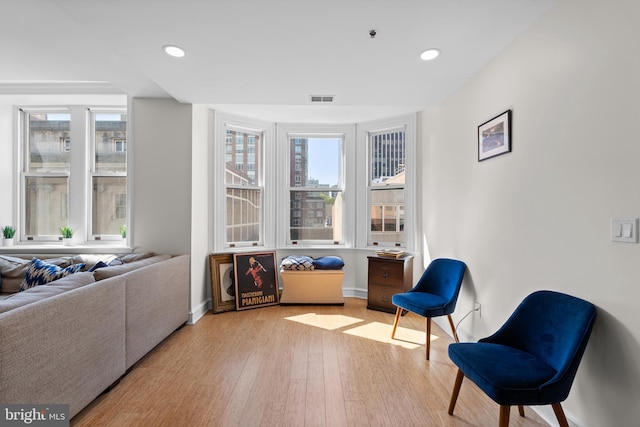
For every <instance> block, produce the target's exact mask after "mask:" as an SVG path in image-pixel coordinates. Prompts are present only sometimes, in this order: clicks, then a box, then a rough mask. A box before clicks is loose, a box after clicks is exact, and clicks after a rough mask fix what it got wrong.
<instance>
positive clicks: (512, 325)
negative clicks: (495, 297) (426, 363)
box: [449, 291, 597, 427]
mask: <svg viewBox="0 0 640 427" xmlns="http://www.w3.org/2000/svg"><path fill="white" fill-rule="evenodd" d="M596 312H597V310H596V307H595V306H594V305H593V304H591V303H590V302H587V301H584V300H582V299H580V298H576V297H573V296H570V295H566V294H563V293H559V292H554V291H537V292H534V293H532V294H530V295H529V296H527V297H526V298H525V299H524V300H523V301H522V302H521V303H520V305H519V306H518V307H517V308H516V310H515V311H514V312H513V314H512V315H511V316H510V317H509V319H508V320H507V321H506V323H505V324H504V325H503V326H502V327H501V328H500V329H499V330H498V331H497V332H496V333H494V334H493V335H491V336H490V337H487V338H483V339H481V340H480V341H478V342H477V343H453V344H450V345H449V358H450V359H451V361H453V363H455V364H456V365H457V366H458V374H457V376H456V380H455V384H454V387H453V392H452V394H451V401H450V404H449V414H450V415H453V410H454V408H455V405H456V400H457V399H458V394H459V392H460V386H461V385H462V380H463V379H464V377H467V378H469V379H470V380H471V381H472V382H474V383H475V384H476V385H477V386H478V387H479V388H480V389H481V390H482V391H483V392H485V393H486V394H487V395H488V396H489V397H490V398H491V399H493V400H494V401H495V402H496V403H498V404H499V405H500V422H499V426H500V427H506V426H508V425H509V412H510V408H511V406H513V405H517V406H518V409H519V412H520V415H521V416H524V409H523V406H531V405H551V406H552V408H553V411H554V413H555V415H556V418H557V419H558V422H559V424H560V426H563V427H569V424H568V423H567V418H566V417H565V415H564V411H563V410H562V406H561V402H563V401H564V400H565V399H566V398H567V396H568V395H569V391H570V389H571V385H572V384H573V379H574V378H575V375H576V372H577V370H578V365H579V364H580V360H581V359H582V355H583V353H584V350H585V347H586V346H587V342H588V341H589V336H590V335H591V330H592V328H593V323H594V321H595V318H596Z"/></svg>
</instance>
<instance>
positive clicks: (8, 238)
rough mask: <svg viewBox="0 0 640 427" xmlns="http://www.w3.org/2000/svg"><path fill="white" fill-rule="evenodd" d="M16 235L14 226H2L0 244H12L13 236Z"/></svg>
mask: <svg viewBox="0 0 640 427" xmlns="http://www.w3.org/2000/svg"><path fill="white" fill-rule="evenodd" d="M15 235H16V228H15V227H14V226H12V225H5V226H4V227H2V245H3V246H13V236H15Z"/></svg>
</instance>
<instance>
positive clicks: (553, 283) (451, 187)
mask: <svg viewBox="0 0 640 427" xmlns="http://www.w3.org/2000/svg"><path fill="white" fill-rule="evenodd" d="M639 18H640V3H639V2H636V1H633V0H614V1H608V2H604V1H595V0H591V1H577V0H561V1H560V2H559V4H558V5H557V6H556V7H554V8H553V9H552V10H551V11H550V12H549V13H548V14H547V15H546V16H545V17H543V18H542V19H541V20H540V21H539V22H537V23H536V24H534V25H533V27H532V28H530V29H529V30H528V31H526V33H524V34H523V35H522V36H521V37H520V38H518V39H517V40H516V41H515V42H514V43H513V44H512V45H511V46H510V47H508V48H507V49H506V50H505V51H504V52H503V53H502V54H501V55H500V56H499V57H497V58H496V59H495V60H494V61H492V62H491V63H489V64H488V65H487V66H486V67H485V68H484V69H483V70H482V71H481V72H480V73H478V74H477V75H476V76H475V77H474V78H473V79H472V80H471V81H469V82H468V83H467V84H466V85H465V86H464V87H462V88H461V89H460V90H459V91H458V92H457V93H456V94H455V96H453V97H452V98H451V99H449V100H448V101H447V102H446V103H445V104H444V105H442V106H441V107H439V108H435V109H430V110H427V111H425V112H423V115H422V117H423V122H422V126H423V130H422V139H423V143H424V145H423V147H422V149H423V153H422V154H423V164H424V168H425V172H424V175H425V176H424V182H423V184H424V186H425V188H426V192H425V195H424V200H423V208H424V209H423V212H422V220H423V229H424V230H425V238H426V240H427V243H428V248H427V249H428V251H429V252H430V255H431V257H434V258H435V257H440V256H453V257H457V258H460V259H462V260H464V261H465V262H466V263H467V264H468V267H469V270H468V271H469V274H468V276H467V278H466V279H465V282H464V285H463V289H462V292H461V297H460V302H459V305H458V310H457V312H456V316H458V318H460V317H461V316H462V315H463V314H464V313H466V312H467V311H468V310H469V309H470V308H471V307H472V304H473V300H478V301H480V302H481V304H482V317H481V318H480V317H478V316H473V317H469V318H467V319H465V320H464V321H463V322H462V324H461V325H460V328H461V329H462V330H463V333H464V334H465V335H467V336H471V337H473V338H481V337H483V336H486V335H488V334H489V333H491V332H493V331H494V330H495V329H497V328H498V327H499V326H500V325H501V324H502V323H503V322H504V320H506V318H507V316H508V315H509V314H510V313H511V312H512V311H513V309H514V308H515V306H516V305H517V304H518V303H519V302H520V301H521V300H522V298H523V297H524V296H526V295H527V294H529V293H530V292H532V291H534V290H537V289H542V288H546V289H554V290H558V291H562V292H566V293H569V294H573V295H575V296H578V297H582V298H585V299H587V300H589V301H591V302H593V303H594V304H596V305H597V306H598V308H599V313H598V319H597V322H596V325H595V328H594V331H593V334H592V336H591V340H590V343H589V345H588V347H587V350H586V353H585V356H584V358H583V360H582V364H581V366H580V369H579V370H578V375H577V378H576V381H575V382H574V386H573V389H572V392H571V394H570V396H569V398H568V400H567V401H566V402H565V403H564V404H563V406H564V408H565V410H566V412H567V415H568V417H569V418H570V419H571V420H572V421H573V422H574V423H576V424H577V425H581V426H592V427H599V426H612V425H616V426H630V425H638V419H639V418H640V407H639V406H638V402H640V363H639V361H640V316H639V315H638V308H637V301H638V299H639V298H640V286H638V279H639V278H640V262H639V261H640V244H629V243H615V242H612V241H611V230H610V228H611V218H613V217H628V216H629V217H640V194H639V193H640V167H638V161H639V159H640V142H639V139H640V101H639V96H640V56H639V55H638V52H640V43H639V41H640V30H639V29H640V19H639ZM506 109H512V110H513V152H512V153H510V154H506V155H503V156H500V157H496V158H493V159H490V160H486V161H483V162H478V161H477V146H476V144H477V142H476V131H477V126H478V125H479V124H481V123H483V122H484V121H486V120H488V119H490V118H492V117H493V116H495V115H497V114H499V113H501V112H503V111H504V110H506ZM454 317H455V316H454ZM463 387H464V386H463ZM496 411H497V408H496Z"/></svg>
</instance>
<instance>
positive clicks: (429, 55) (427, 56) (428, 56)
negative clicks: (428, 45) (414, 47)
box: [420, 49, 440, 61]
mask: <svg viewBox="0 0 640 427" xmlns="http://www.w3.org/2000/svg"><path fill="white" fill-rule="evenodd" d="M438 55H440V49H427V50H425V51H424V52H422V53H421V54H420V59H422V60H423V61H431V60H432V59H436V58H437V57H438Z"/></svg>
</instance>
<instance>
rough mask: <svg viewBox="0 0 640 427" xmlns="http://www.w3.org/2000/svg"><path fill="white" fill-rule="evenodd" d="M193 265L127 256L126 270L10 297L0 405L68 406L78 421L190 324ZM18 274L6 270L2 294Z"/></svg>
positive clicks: (0, 305) (0, 328)
mask: <svg viewBox="0 0 640 427" xmlns="http://www.w3.org/2000/svg"><path fill="white" fill-rule="evenodd" d="M0 258H2V257H0ZM5 258H6V257H5ZM75 258H76V257H74V260H75ZM80 258H81V257H80ZM59 259H60V258H58V261H59ZM0 261H2V259H0ZM189 261H190V260H189V256H188V255H178V256H171V255H164V254H163V255H158V254H147V256H140V257H138V258H137V259H136V258H135V257H131V256H129V262H125V263H123V264H121V265H113V266H109V267H104V268H99V269H97V270H95V271H93V272H89V271H83V272H77V273H74V274H71V275H69V276H67V277H64V278H61V279H58V280H55V281H53V282H50V283H48V284H46V285H41V286H37V287H34V288H30V289H27V290H25V291H23V292H19V293H15V294H11V295H10V296H8V297H6V295H5V298H4V299H2V300H0V402H2V403H3V404H8V403H18V404H68V405H69V416H70V417H73V416H74V415H76V414H77V413H78V412H80V411H81V410H82V409H83V408H84V407H85V406H86V405H88V404H89V403H90V402H91V401H92V400H93V399H95V398H96V397H97V396H99V395H100V394H101V393H102V392H103V391H104V390H106V389H108V388H109V387H110V386H111V385H113V384H114V383H116V382H117V381H118V380H119V379H120V378H121V377H122V376H123V375H125V373H126V372H127V371H128V369H130V368H131V367H132V366H133V365H134V364H135V363H136V362H137V361H138V360H140V359H141V358H142V357H143V356H144V355H145V354H147V353H148V352H149V351H150V350H151V349H153V348H154V347H155V346H156V345H158V344H159V343H160V342H161V341H162V340H164V339H165V338H166V337H167V336H168V335H170V334H171V333H172V332H173V331H175V330H176V329H178V328H179V327H181V326H182V325H183V324H185V323H186V321H187V318H188V298H189ZM71 262H73V261H71ZM1 266H2V265H1V262H0V267H1ZM5 267H6V263H5ZM14 270H15V269H8V268H5V270H4V271H3V272H2V276H1V277H2V280H3V284H2V285H1V286H2V288H0V289H4V290H5V292H4V293H5V294H6V290H7V287H11V286H13V287H15V282H14V283H11V281H12V280H14V281H15V280H16V277H14V276H16V274H15V271H14ZM5 273H6V274H5ZM5 285H6V286H5Z"/></svg>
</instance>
